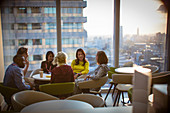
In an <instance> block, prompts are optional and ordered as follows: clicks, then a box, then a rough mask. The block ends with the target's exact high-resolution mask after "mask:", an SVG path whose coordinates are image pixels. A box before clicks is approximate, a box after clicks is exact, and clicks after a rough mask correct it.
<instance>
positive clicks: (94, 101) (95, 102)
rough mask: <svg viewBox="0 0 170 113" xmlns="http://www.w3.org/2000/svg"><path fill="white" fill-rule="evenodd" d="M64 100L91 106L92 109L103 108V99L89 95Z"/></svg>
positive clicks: (74, 96) (78, 95)
mask: <svg viewBox="0 0 170 113" xmlns="http://www.w3.org/2000/svg"><path fill="white" fill-rule="evenodd" d="M66 100H78V101H83V102H87V103H89V104H91V105H92V106H93V107H104V100H103V98H101V97H99V96H96V95H91V94H77V95H73V96H70V97H68V98H66Z"/></svg>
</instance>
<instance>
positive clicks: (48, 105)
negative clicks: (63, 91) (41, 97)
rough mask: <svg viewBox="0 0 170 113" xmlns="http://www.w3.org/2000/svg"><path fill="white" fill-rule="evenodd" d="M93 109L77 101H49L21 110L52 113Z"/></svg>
mask: <svg viewBox="0 0 170 113" xmlns="http://www.w3.org/2000/svg"><path fill="white" fill-rule="evenodd" d="M73 109H74V110H75V109H93V106H92V105H90V104H88V103H86V102H82V101H77V100H49V101H43V102H38V103H35V104H31V105H29V106H26V107H24V108H23V109H22V110H21V113H23V112H34V113H36V112H53V111H57V110H73Z"/></svg>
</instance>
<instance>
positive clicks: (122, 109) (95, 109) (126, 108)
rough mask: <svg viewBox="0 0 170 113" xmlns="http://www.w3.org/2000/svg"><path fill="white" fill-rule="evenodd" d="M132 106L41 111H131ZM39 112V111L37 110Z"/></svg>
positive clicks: (98, 112)
mask: <svg viewBox="0 0 170 113" xmlns="http://www.w3.org/2000/svg"><path fill="white" fill-rule="evenodd" d="M132 108H133V107H132V106H119V107H99V108H94V109H91V108H88V109H64V110H56V111H48V112H47V111H43V112H41V113H132ZM39 113H40V112H39Z"/></svg>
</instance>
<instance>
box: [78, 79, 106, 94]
mask: <svg viewBox="0 0 170 113" xmlns="http://www.w3.org/2000/svg"><path fill="white" fill-rule="evenodd" d="M107 80H108V77H107V76H105V77H102V78H100V79H99V80H87V81H83V82H79V83H78V87H79V89H81V90H83V89H93V88H100V87H102V86H103V85H104V84H105V83H106V82H107ZM89 93H92V94H99V95H100V96H101V97H102V95H101V90H99V91H91V90H90V91H89Z"/></svg>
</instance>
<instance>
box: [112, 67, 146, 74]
mask: <svg viewBox="0 0 170 113" xmlns="http://www.w3.org/2000/svg"><path fill="white" fill-rule="evenodd" d="M135 70H137V71H143V72H144V71H148V68H146V67H145V68H143V67H141V66H139V67H120V68H116V69H115V72H117V73H122V74H133V73H135Z"/></svg>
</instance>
